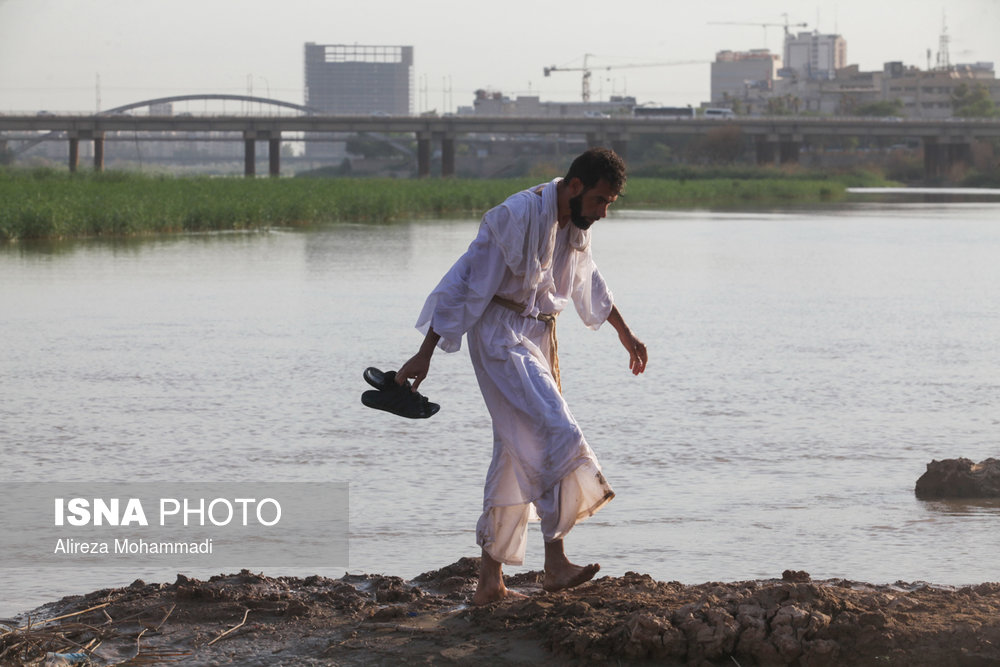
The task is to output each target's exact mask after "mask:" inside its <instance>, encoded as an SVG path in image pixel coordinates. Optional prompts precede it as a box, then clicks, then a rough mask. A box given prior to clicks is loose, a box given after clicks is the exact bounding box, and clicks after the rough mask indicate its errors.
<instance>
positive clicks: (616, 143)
mask: <svg viewBox="0 0 1000 667" xmlns="http://www.w3.org/2000/svg"><path fill="white" fill-rule="evenodd" d="M611 150H613V151H614V152H615V153H618V156H619V157H620V158H621V159H623V160H627V159H628V135H627V134H619V135H618V136H615V137H612V138H611Z"/></svg>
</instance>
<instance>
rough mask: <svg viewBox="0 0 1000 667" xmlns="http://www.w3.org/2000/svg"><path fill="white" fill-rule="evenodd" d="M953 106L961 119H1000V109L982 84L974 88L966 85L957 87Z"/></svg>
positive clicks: (952, 102)
mask: <svg viewBox="0 0 1000 667" xmlns="http://www.w3.org/2000/svg"><path fill="white" fill-rule="evenodd" d="M951 105H952V108H953V109H954V113H955V115H956V116H957V117H959V118H996V117H1000V108H998V107H997V105H996V104H995V103H994V102H993V100H992V98H991V97H990V91H988V90H987V89H986V86H984V85H983V84H981V83H977V84H976V85H975V86H974V87H969V85H968V84H965V83H963V84H961V85H959V86H957V87H956V88H955V91H954V93H952V96H951Z"/></svg>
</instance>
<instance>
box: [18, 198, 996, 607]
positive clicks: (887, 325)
mask: <svg viewBox="0 0 1000 667" xmlns="http://www.w3.org/2000/svg"><path fill="white" fill-rule="evenodd" d="M476 226H477V221H476V220H471V219H470V220H447V221H415V222H410V223H405V224H398V225H393V226H384V227H380V226H353V225H340V226H335V227H326V228H322V229H317V230H310V231H288V230H272V231H269V232H264V233H252V234H213V235H198V236H178V237H170V238H159V239H153V240H140V241H128V242H75V243H59V244H46V245H29V244H21V245H9V246H5V247H3V248H0V312H2V313H3V317H2V318H0V341H2V342H3V347H4V350H3V352H4V353H3V355H2V356H0V377H2V379H3V381H2V389H0V392H2V394H0V397H2V400H0V456H2V459H0V460H2V478H3V480H5V481H7V482H50V481H54V480H55V481H69V480H92V481H101V482H114V483H126V482H128V483H150V484H152V483H161V482H168V481H169V482H178V481H192V482H193V481H198V482H204V481H213V482H226V483H230V482H239V483H248V482H253V481H261V482H263V481H277V482H347V483H348V484H349V485H350V561H349V563H348V564H331V566H330V567H329V568H326V569H324V568H316V569H315V571H317V572H319V573H320V574H324V575H328V576H334V577H336V576H340V575H342V574H343V573H344V571H345V570H349V571H351V572H384V573H387V574H395V575H399V576H402V577H404V578H411V577H413V576H415V575H417V574H419V573H420V572H423V571H427V570H431V569H436V568H439V567H442V566H444V565H446V564H449V563H451V562H453V561H455V560H457V559H458V558H459V557H461V556H465V555H472V556H474V555H477V554H478V549H477V547H476V545H475V535H474V528H475V524H476V519H477V518H478V514H479V511H480V507H481V502H482V501H481V498H482V496H481V494H482V481H483V477H484V475H485V472H486V467H487V465H488V462H489V457H490V451H491V432H490V420H489V416H488V414H487V412H486V410H485V408H484V406H483V404H482V399H481V397H480V396H479V393H478V389H477V387H476V384H475V380H474V377H473V373H472V370H471V366H470V363H469V360H468V356H467V354H466V352H465V351H464V350H463V351H461V352H459V353H456V354H451V355H446V354H444V353H440V352H439V353H438V354H437V355H435V359H434V363H433V366H432V371H431V376H430V377H429V378H428V379H427V380H426V381H425V383H424V385H423V386H422V388H421V389H422V391H423V392H424V393H425V394H427V395H428V396H430V398H431V399H432V400H435V401H437V402H439V403H440V404H441V406H442V407H441V412H440V413H439V414H438V415H436V416H435V417H434V418H432V419H430V420H426V421H409V420H403V419H400V418H397V417H394V416H392V415H389V414H387V413H381V412H376V411H372V410H369V409H367V408H364V407H362V406H361V404H360V400H359V399H360V394H361V392H362V391H364V390H365V389H367V385H365V383H364V381H363V380H362V378H361V372H362V370H363V369H364V368H365V367H366V366H369V365H375V366H379V367H382V368H387V369H388V368H395V367H397V366H398V364H400V363H401V362H402V361H403V360H404V359H406V358H407V357H408V356H410V355H411V354H412V353H413V352H415V351H416V348H417V347H418V345H419V343H420V340H421V338H420V335H419V334H418V333H417V332H416V331H415V330H414V329H413V328H412V324H413V321H414V320H415V319H416V316H417V314H418V312H419V310H420V306H421V304H422V301H423V299H424V297H425V296H426V294H427V293H428V292H429V291H430V289H431V288H432V287H433V286H434V285H435V284H436V282H437V280H438V279H439V278H440V276H441V275H442V274H443V273H444V272H445V270H446V269H447V268H448V267H449V266H450V264H451V263H452V262H453V261H454V259H455V258H456V257H457V256H458V255H459V254H460V253H461V252H462V251H463V250H464V249H465V247H466V246H467V245H468V243H469V242H470V241H471V239H472V237H473V236H474V235H475V232H476ZM594 248H595V258H596V260H597V262H598V265H599V266H600V267H601V270H602V272H603V273H604V275H605V277H606V278H607V280H608V282H609V284H610V285H611V287H612V289H613V290H614V292H615V294H616V301H617V303H618V304H619V307H620V309H621V311H622V312H623V314H624V315H625V317H626V319H627V320H628V321H629V323H630V324H631V325H632V327H633V328H634V329H635V331H636V332H637V334H638V335H639V336H640V337H641V338H643V339H644V340H645V342H646V343H647V345H648V347H649V350H650V362H649V367H648V371H647V372H646V373H645V375H643V376H641V377H638V378H636V377H632V376H631V374H630V373H629V372H628V368H627V365H628V360H627V357H626V356H625V353H624V351H623V350H622V349H621V347H620V345H619V343H618V341H617V337H616V336H615V335H614V331H613V329H611V328H610V327H604V328H602V329H600V330H599V331H597V332H592V331H590V330H588V329H586V328H585V327H583V326H582V325H580V324H579V321H578V320H577V318H576V316H575V314H573V313H572V312H567V313H565V314H564V316H563V318H561V322H560V325H559V333H560V363H561V366H562V374H563V385H564V392H565V395H566V397H567V399H568V401H569V404H570V406H571V407H572V408H573V410H574V413H575V414H576V416H577V419H578V421H579V422H580V423H581V425H582V427H583V430H584V432H585V433H586V434H587V437H588V440H589V441H590V443H591V445H592V446H593V447H594V449H595V451H596V452H597V454H598V458H599V459H600V461H601V462H602V464H603V466H604V470H605V473H606V475H607V477H608V479H609V481H610V482H611V483H612V485H613V486H614V487H615V490H616V492H617V494H618V496H617V498H616V499H615V501H614V502H612V503H611V504H610V505H608V506H607V507H606V508H605V509H604V510H602V511H601V512H600V513H599V514H598V515H596V516H595V517H593V518H592V519H590V520H588V521H586V522H585V523H583V524H581V525H579V526H577V527H576V528H575V529H574V531H573V532H572V533H571V534H570V536H569V537H568V538H567V550H568V551H569V553H570V555H571V556H573V557H576V558H577V559H578V560H580V561H586V562H591V561H598V562H600V563H602V565H603V570H602V572H603V573H606V574H611V575H621V574H623V573H624V572H626V571H630V570H632V571H639V572H645V573H649V574H651V575H652V576H654V577H655V578H658V579H662V580H678V581H682V582H685V583H699V582H703V581H708V580H727V581H732V580H741V579H752V578H769V577H777V576H780V575H781V572H782V570H784V569H786V568H792V569H797V570H800V569H801V570H807V571H809V572H810V573H811V574H812V575H813V577H816V578H828V577H844V578H850V579H855V580H863V581H870V582H873V583H887V582H895V581H898V580H902V581H918V580H922V581H929V582H932V583H937V584H944V585H959V584H964V583H973V582H980V581H994V580H997V579H998V578H1000V573H998V572H997V566H996V554H997V553H998V552H1000V531H998V530H997V527H998V520H1000V505H998V503H995V502H988V501H983V502H963V503H958V502H922V501H918V500H916V499H915V497H914V494H913V486H914V483H915V481H916V479H917V478H918V477H919V476H920V474H921V473H922V472H923V471H924V468H925V465H926V464H927V463H928V462H930V461H931V460H932V459H941V458H953V457H958V456H964V457H968V458H971V459H973V460H977V461H978V460H981V459H983V458H987V457H990V456H997V455H998V453H1000V452H998V449H1000V443H998V439H1000V437H998V436H1000V346H998V344H997V341H998V340H1000V311H998V307H997V304H1000V261H998V258H1000V203H981V202H980V203H965V204H963V203H942V204H928V203H909V204H908V203H899V202H895V203H878V202H872V201H867V202H861V203H847V204H840V205H835V206H830V207H824V208H792V209H781V210H768V211H761V210H758V211H754V212H733V211H728V212H719V211H708V210H694V211H670V212H661V211H638V212H637V211H618V212H615V213H613V214H612V216H611V217H610V218H608V219H607V220H604V221H602V222H600V223H599V224H598V225H597V226H596V227H595V228H594ZM541 563H542V548H541V539H540V536H539V534H538V531H537V526H533V527H532V529H531V534H530V536H529V545H528V555H527V562H526V564H525V567H524V568H508V571H510V572H518V571H522V570H523V569H538V568H540V567H541ZM8 565H9V564H8ZM176 572H177V570H172V571H171V570H154V571H136V570H135V569H128V568H121V567H119V568H115V567H99V568H84V567H77V568H73V569H63V570H45V571H44V572H42V571H34V570H29V569H26V568H23V567H6V568H2V569H0V591H2V592H0V616H4V615H10V614H13V613H15V612H19V611H24V610H27V609H29V608H31V607H33V606H36V605H38V604H40V603H42V602H45V601H48V600H50V599H55V598H58V597H60V596H62V595H65V594H70V593H83V592H87V591H90V590H92V589H95V588H100V587H107V586H122V585H127V584H128V583H130V582H131V581H132V580H134V579H135V578H137V577H142V578H143V579H145V580H147V581H173V578H174V576H175V574H176ZM186 573H187V574H190V575H193V576H200V577H204V576H208V575H211V574H215V573H216V572H213V571H207V572H200V571H186ZM266 573H267V574H273V575H280V574H296V575H301V574H305V573H304V572H300V571H291V570H289V571H280V570H272V571H268V572H266Z"/></svg>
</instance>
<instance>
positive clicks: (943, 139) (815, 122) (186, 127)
mask: <svg viewBox="0 0 1000 667" xmlns="http://www.w3.org/2000/svg"><path fill="white" fill-rule="evenodd" d="M187 97H190V98H192V99H202V98H206V97H212V98H227V99H243V100H251V101H261V102H265V103H273V102H276V101H275V100H266V99H264V98H252V97H245V96H234V95H227V96H184V97H183V98H181V97H174V98H163V101H174V100H178V99H185V98H187ZM158 101H161V100H147V101H144V102H139V103H136V104H133V105H127V106H126V107H119V109H118V110H110V111H109V112H104V113H101V114H94V115H67V114H61V115H53V114H44V113H43V114H38V115H0V141H3V140H4V139H5V138H7V139H9V138H10V136H11V134H10V133H15V132H16V133H19V134H20V136H22V137H23V136H25V135H24V134H23V133H42V132H50V133H51V132H60V133H64V135H63V136H65V138H66V140H68V142H69V168H70V170H74V171H75V170H76V169H77V168H78V166H79V165H78V163H79V145H80V144H79V142H80V141H93V142H94V167H95V169H98V170H100V169H103V166H104V141H105V136H106V135H107V134H108V133H111V132H128V133H129V134H130V135H132V136H133V137H135V138H136V140H141V139H142V137H141V136H140V135H139V133H144V132H160V133H164V132H166V133H177V134H178V135H184V136H186V137H187V138H188V139H194V140H196V138H197V135H199V134H205V133H217V132H232V133H239V135H240V136H241V137H242V140H243V142H244V146H245V150H244V156H245V158H244V166H245V169H244V172H245V174H246V175H247V176H253V175H255V169H256V167H255V157H256V142H258V141H266V142H268V156H269V167H268V172H269V174H270V175H271V176H277V175H279V173H280V170H281V158H280V147H281V141H282V136H286V137H287V136H288V135H290V134H291V133H310V134H311V135H315V133H364V132H367V133H374V132H378V133H407V134H412V135H414V136H415V138H416V142H417V155H416V158H417V172H418V174H419V175H420V176H429V175H430V163H431V154H432V145H433V144H434V143H438V142H439V143H440V147H441V173H442V175H443V176H451V175H454V173H455V141H456V138H458V137H462V136H469V135H492V136H496V135H508V136H512V137H516V136H524V135H562V136H565V135H577V136H583V137H585V138H586V141H587V144H588V145H592V146H593V145H604V146H609V147H611V148H614V149H615V150H616V151H617V152H619V153H620V154H622V155H623V156H627V155H628V144H629V141H630V140H631V139H633V138H635V137H638V136H641V135H644V134H686V135H704V134H707V133H708V132H710V131H711V130H713V129H717V128H721V127H726V126H733V127H737V128H739V129H740V131H741V132H742V133H743V134H744V135H746V136H748V137H750V138H751V139H752V141H753V142H754V144H755V149H756V155H757V162H758V163H760V164H766V163H774V162H782V163H784V162H795V161H797V160H798V155H799V150H800V149H801V147H802V145H803V144H805V143H808V141H809V139H810V138H820V137H838V136H840V137H843V136H856V137H886V138H892V139H897V140H900V141H902V140H903V139H906V138H913V137H916V138H919V139H920V141H921V142H922V144H923V148H924V167H925V171H926V173H927V174H928V175H929V176H933V175H939V174H942V173H945V172H946V171H947V170H948V168H949V167H950V166H951V165H952V164H953V163H955V162H959V161H969V156H970V153H971V144H972V142H973V141H974V140H976V139H984V138H995V137H1000V119H957V118H956V119H947V120H910V119H896V118H893V119H885V118H860V117H811V116H810V117H805V116H775V117H740V116H737V117H735V118H726V119H718V118H631V117H608V118H563V117H554V118H548V117H538V118H531V117H519V118H512V117H483V116H443V117H436V116H435V117H427V116H324V115H321V114H318V113H315V112H313V110H311V109H307V108H306V107H302V106H301V105H294V104H291V103H287V102H281V103H280V104H282V105H284V106H287V107H290V108H293V109H296V110H298V111H301V112H303V113H302V115H266V116H265V115H261V116H252V115H170V116H156V115H132V114H128V113H123V111H124V110H125V109H130V108H135V107H139V106H148V105H150V104H152V103H155V102H158ZM156 138H157V137H149V139H156ZM159 139H161V140H162V137H159Z"/></svg>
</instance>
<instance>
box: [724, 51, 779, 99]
mask: <svg viewBox="0 0 1000 667" xmlns="http://www.w3.org/2000/svg"><path fill="white" fill-rule="evenodd" d="M777 64H778V56H777V55H776V54H773V53H771V52H770V51H769V50H768V49H754V50H752V51H719V52H718V53H716V54H715V62H713V63H712V103H713V104H727V103H729V102H730V101H731V100H735V99H753V98H757V97H760V96H766V95H768V94H769V93H770V92H771V90H772V89H773V88H774V72H775V69H776V66H777Z"/></svg>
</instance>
